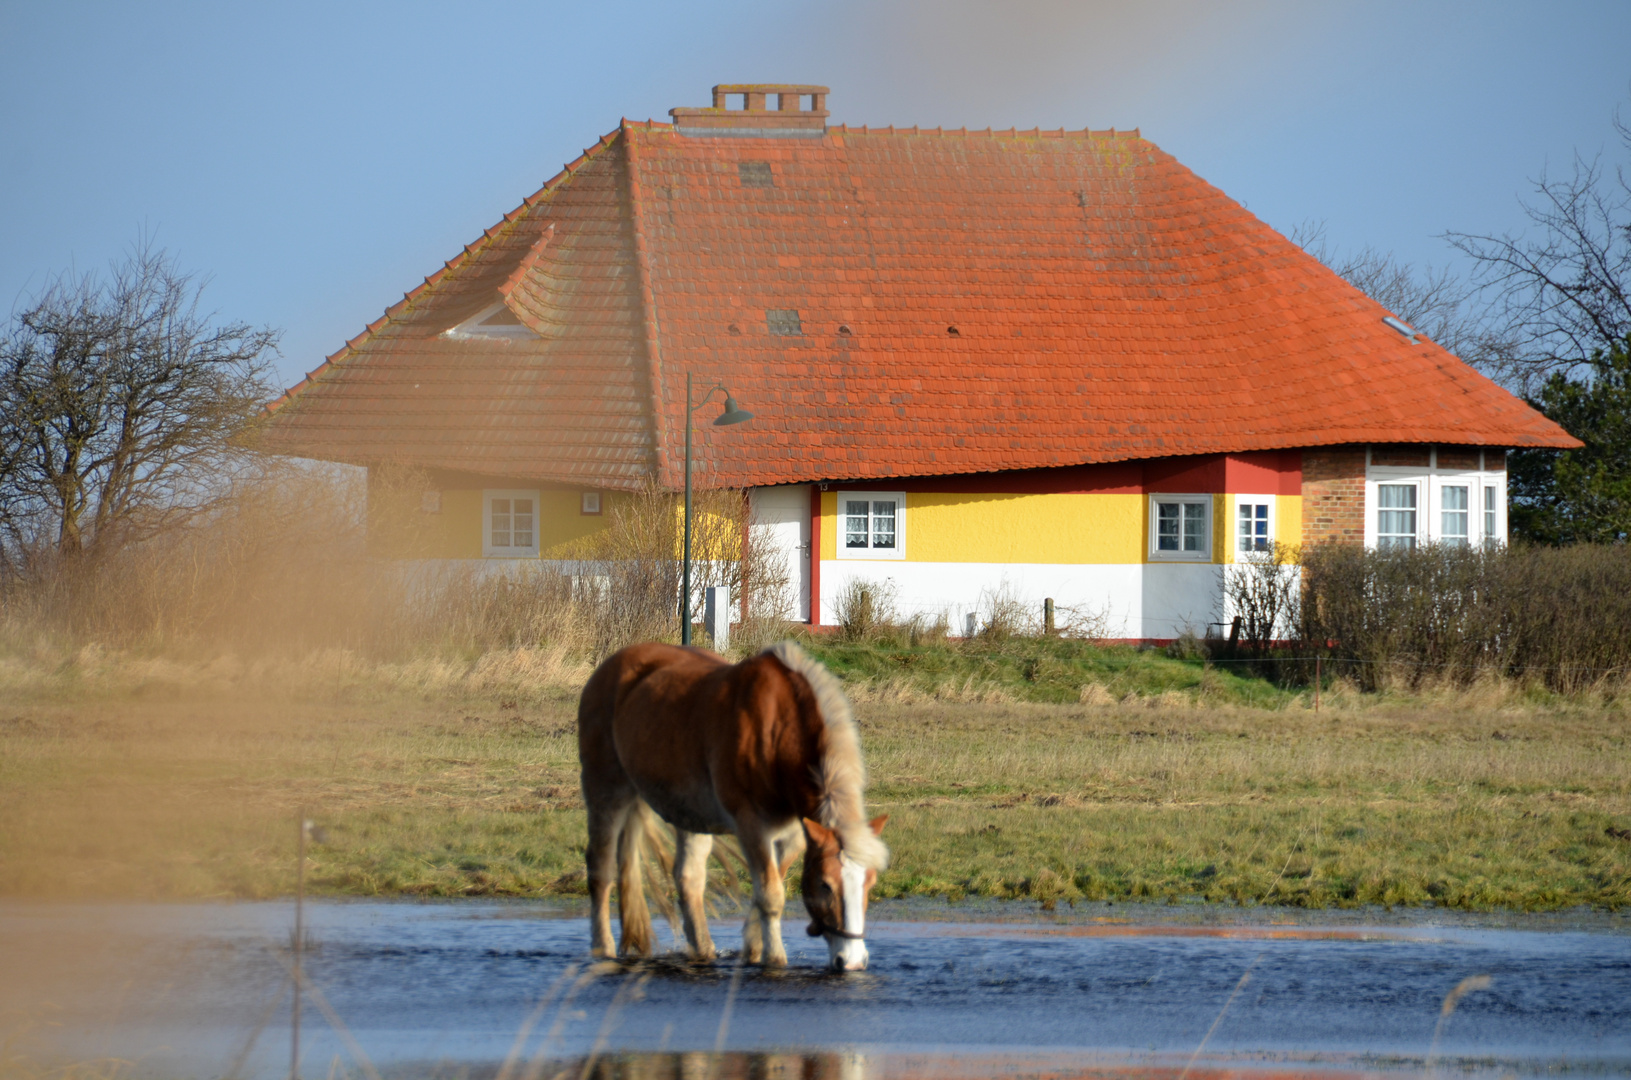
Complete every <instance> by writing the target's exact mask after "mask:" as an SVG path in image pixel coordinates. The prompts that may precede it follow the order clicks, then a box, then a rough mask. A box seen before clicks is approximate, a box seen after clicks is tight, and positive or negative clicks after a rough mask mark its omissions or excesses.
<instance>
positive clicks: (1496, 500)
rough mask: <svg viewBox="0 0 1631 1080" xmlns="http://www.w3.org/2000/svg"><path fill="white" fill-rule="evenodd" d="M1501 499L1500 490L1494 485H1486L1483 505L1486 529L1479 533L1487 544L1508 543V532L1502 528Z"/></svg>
mask: <svg viewBox="0 0 1631 1080" xmlns="http://www.w3.org/2000/svg"><path fill="white" fill-rule="evenodd" d="M1500 498H1501V497H1500V488H1498V487H1496V486H1495V485H1494V484H1485V485H1484V498H1483V501H1482V503H1481V505H1482V507H1483V519H1484V522H1483V525H1484V527H1483V530H1482V531H1481V532H1480V533H1479V538H1480V539H1482V540H1483V541H1484V543H1485V544H1504V543H1505V542H1506V530H1505V529H1503V528H1501V518H1500Z"/></svg>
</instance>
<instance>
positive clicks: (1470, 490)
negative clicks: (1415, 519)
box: [1432, 476, 1484, 548]
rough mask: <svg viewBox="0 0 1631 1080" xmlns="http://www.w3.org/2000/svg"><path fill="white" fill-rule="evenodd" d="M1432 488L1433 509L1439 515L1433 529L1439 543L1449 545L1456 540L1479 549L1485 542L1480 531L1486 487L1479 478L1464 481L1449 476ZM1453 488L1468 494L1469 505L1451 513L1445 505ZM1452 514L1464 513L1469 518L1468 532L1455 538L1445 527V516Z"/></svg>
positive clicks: (1474, 477)
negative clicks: (1447, 496) (1446, 498)
mask: <svg viewBox="0 0 1631 1080" xmlns="http://www.w3.org/2000/svg"><path fill="white" fill-rule="evenodd" d="M1432 486H1433V500H1434V507H1433V509H1434V512H1435V513H1436V514H1437V515H1438V517H1437V518H1436V519H1435V520H1434V521H1433V527H1434V528H1436V529H1437V530H1438V533H1439V542H1440V543H1446V544H1447V543H1449V542H1450V541H1451V540H1452V539H1454V540H1459V541H1461V542H1462V543H1464V544H1465V545H1466V546H1467V547H1469V548H1475V547H1478V546H1479V544H1480V543H1481V542H1482V540H1483V535H1482V533H1481V531H1480V530H1481V526H1482V520H1481V519H1482V516H1483V513H1484V506H1483V502H1482V499H1483V497H1484V485H1483V484H1482V483H1481V482H1480V481H1479V479H1478V477H1476V476H1473V477H1470V478H1468V479H1465V480H1462V479H1459V478H1457V477H1450V476H1447V477H1444V478H1443V479H1440V480H1438V481H1436V482H1435V483H1434V484H1433V485H1432ZM1451 488H1461V489H1463V490H1464V491H1466V493H1467V505H1466V506H1464V507H1462V508H1461V510H1460V511H1451V509H1450V508H1449V507H1448V506H1446V505H1445V502H1444V497H1445V495H1446V494H1447V493H1448V492H1449V490H1450V489H1451ZM1452 512H1459V513H1463V514H1465V515H1466V516H1467V531H1466V532H1464V533H1460V534H1457V535H1456V536H1454V537H1452V536H1451V535H1450V532H1449V530H1448V529H1446V528H1445V527H1444V518H1445V515H1447V514H1450V513H1452Z"/></svg>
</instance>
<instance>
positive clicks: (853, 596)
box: [833, 578, 895, 641]
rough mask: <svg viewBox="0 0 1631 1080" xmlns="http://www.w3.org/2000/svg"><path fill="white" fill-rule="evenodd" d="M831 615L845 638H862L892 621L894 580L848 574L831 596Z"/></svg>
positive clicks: (868, 636) (883, 628)
mask: <svg viewBox="0 0 1631 1080" xmlns="http://www.w3.org/2000/svg"><path fill="white" fill-rule="evenodd" d="M833 615H834V616H835V617H836V618H837V619H838V627H839V630H840V632H841V633H842V634H843V636H844V638H845V640H848V641H865V640H867V639H868V638H871V637H875V636H877V634H878V633H879V632H880V631H882V630H885V629H891V628H893V627H894V624H895V583H894V582H892V581H889V580H884V581H882V582H877V581H871V580H868V579H867V578H850V579H849V580H848V581H846V582H844V584H843V586H842V587H840V588H839V590H838V595H836V596H835V597H833Z"/></svg>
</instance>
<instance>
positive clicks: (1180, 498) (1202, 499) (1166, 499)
mask: <svg viewBox="0 0 1631 1080" xmlns="http://www.w3.org/2000/svg"><path fill="white" fill-rule="evenodd" d="M1214 502H1215V496H1212V495H1197V494H1190V495H1180V494H1177V493H1174V492H1165V491H1164V492H1162V493H1160V494H1159V495H1154V494H1152V495H1151V496H1150V505H1149V519H1150V561H1151V562H1211V561H1212V530H1213V529H1214V528H1215V526H1216V523H1215V522H1214V521H1213V520H1212V515H1213V512H1214V508H1213V503H1214ZM1162 503H1190V504H1195V503H1199V504H1201V505H1203V506H1204V507H1205V508H1206V509H1205V510H1204V511H1203V513H1204V515H1205V517H1204V524H1203V526H1202V528H1201V536H1202V539H1203V540H1204V541H1205V543H1204V544H1203V549H1202V550H1201V551H1162V550H1161V523H1160V506H1161V504H1162ZM1178 528H1179V542H1180V543H1182V538H1183V531H1182V530H1183V512H1182V511H1179V526H1178Z"/></svg>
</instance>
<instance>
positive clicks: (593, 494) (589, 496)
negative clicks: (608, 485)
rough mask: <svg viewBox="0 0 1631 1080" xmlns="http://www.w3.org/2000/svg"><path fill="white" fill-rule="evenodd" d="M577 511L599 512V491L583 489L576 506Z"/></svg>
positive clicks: (584, 512)
mask: <svg viewBox="0 0 1631 1080" xmlns="http://www.w3.org/2000/svg"><path fill="white" fill-rule="evenodd" d="M578 513H580V514H590V515H593V514H598V513H600V492H598V491H585V492H584V493H583V499H582V501H581V502H580V503H579V506H578Z"/></svg>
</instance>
